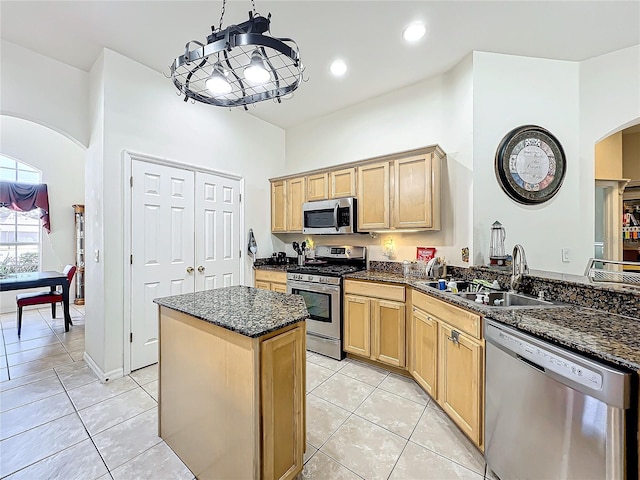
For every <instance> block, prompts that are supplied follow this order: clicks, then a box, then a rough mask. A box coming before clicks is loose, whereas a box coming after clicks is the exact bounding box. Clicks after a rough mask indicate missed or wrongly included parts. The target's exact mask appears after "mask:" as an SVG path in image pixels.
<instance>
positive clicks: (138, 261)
mask: <svg viewBox="0 0 640 480" xmlns="http://www.w3.org/2000/svg"><path fill="white" fill-rule="evenodd" d="M131 171H132V176H133V187H132V193H131V251H132V253H133V263H132V268H131V333H132V342H131V370H135V369H137V368H142V367H144V366H147V365H151V364H152V363H156V362H157V361H158V306H157V305H156V304H155V303H153V299H154V298H158V297H164V296H168V295H179V294H183V293H189V292H193V291H194V278H195V275H196V271H192V272H191V273H189V271H188V270H189V269H192V268H193V267H194V262H193V260H194V231H193V222H194V192H193V186H194V173H193V172H191V171H187V170H182V169H179V168H173V167H167V166H164V165H156V164H153V163H147V162H142V161H138V160H133V162H132V165H131Z"/></svg>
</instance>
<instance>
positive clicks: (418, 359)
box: [409, 307, 438, 398]
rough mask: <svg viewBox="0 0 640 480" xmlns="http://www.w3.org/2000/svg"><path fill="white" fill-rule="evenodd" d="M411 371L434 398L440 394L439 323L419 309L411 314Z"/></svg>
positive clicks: (415, 378) (414, 309)
mask: <svg viewBox="0 0 640 480" xmlns="http://www.w3.org/2000/svg"><path fill="white" fill-rule="evenodd" d="M410 349H411V360H410V362H409V365H410V367H409V371H410V373H411V375H412V376H413V378H414V380H415V381H416V382H418V384H419V385H420V386H421V387H422V388H423V389H424V391H425V392H427V393H428V394H429V395H430V396H431V397H432V398H437V394H438V382H437V379H438V378H437V375H438V369H437V366H438V322H437V321H436V320H434V319H433V318H432V317H431V316H429V315H427V314H426V313H425V312H423V311H422V310H420V309H418V308H415V307H414V308H413V311H412V312H411V346H410Z"/></svg>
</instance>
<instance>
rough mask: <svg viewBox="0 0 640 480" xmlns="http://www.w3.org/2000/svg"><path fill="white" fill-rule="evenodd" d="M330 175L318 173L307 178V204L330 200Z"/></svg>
mask: <svg viewBox="0 0 640 480" xmlns="http://www.w3.org/2000/svg"><path fill="white" fill-rule="evenodd" d="M328 177H329V175H328V174H326V173H318V174H316V175H309V176H308V177H307V202H315V201H316V200H326V199H327V198H329V179H328Z"/></svg>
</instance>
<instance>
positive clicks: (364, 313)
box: [343, 295, 371, 357]
mask: <svg viewBox="0 0 640 480" xmlns="http://www.w3.org/2000/svg"><path fill="white" fill-rule="evenodd" d="M370 303H371V302H370V300H369V299H368V298H365V297H358V296H356V295H345V296H344V325H343V328H344V351H345V352H349V353H355V354H356V355H362V356H363V357H370V356H371V304H370Z"/></svg>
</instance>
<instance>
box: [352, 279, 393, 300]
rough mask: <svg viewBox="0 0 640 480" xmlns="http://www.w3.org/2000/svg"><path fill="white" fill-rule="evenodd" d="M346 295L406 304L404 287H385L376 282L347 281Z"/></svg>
mask: <svg viewBox="0 0 640 480" xmlns="http://www.w3.org/2000/svg"><path fill="white" fill-rule="evenodd" d="M344 293H353V294H355V295H364V296H365V297H374V298H379V299H383V300H395V301H396V302H404V287H402V286H400V285H384V284H380V283H375V282H356V281H354V280H346V281H345V282H344Z"/></svg>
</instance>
